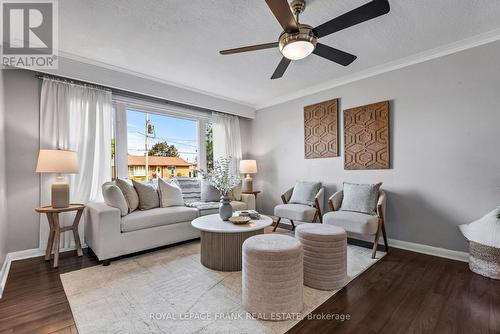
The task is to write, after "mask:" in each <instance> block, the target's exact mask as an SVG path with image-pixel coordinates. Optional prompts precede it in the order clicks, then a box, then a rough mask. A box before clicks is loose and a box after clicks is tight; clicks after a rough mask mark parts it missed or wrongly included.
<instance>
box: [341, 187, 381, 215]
mask: <svg viewBox="0 0 500 334" xmlns="http://www.w3.org/2000/svg"><path fill="white" fill-rule="evenodd" d="M381 185H382V183H377V184H356V183H347V182H344V189H343V191H342V192H343V198H342V205H341V206H340V210H342V211H354V212H361V213H366V214H369V215H373V214H375V213H377V200H378V192H379V189H380V186H381Z"/></svg>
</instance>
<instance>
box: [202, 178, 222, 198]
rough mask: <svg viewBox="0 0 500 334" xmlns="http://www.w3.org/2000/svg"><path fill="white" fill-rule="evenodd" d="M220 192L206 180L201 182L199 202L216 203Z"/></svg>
mask: <svg viewBox="0 0 500 334" xmlns="http://www.w3.org/2000/svg"><path fill="white" fill-rule="evenodd" d="M219 200H220V192H219V191H218V190H217V189H216V188H215V187H214V186H213V185H212V184H210V182H209V181H208V180H201V201H202V202H218V201H219Z"/></svg>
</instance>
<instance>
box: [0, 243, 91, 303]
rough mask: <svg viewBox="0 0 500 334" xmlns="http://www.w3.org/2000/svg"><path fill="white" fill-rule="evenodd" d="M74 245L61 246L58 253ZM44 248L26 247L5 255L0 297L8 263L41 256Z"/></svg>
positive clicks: (85, 246) (0, 296) (7, 274)
mask: <svg viewBox="0 0 500 334" xmlns="http://www.w3.org/2000/svg"><path fill="white" fill-rule="evenodd" d="M82 248H87V245H82ZM75 249H76V248H75V247H68V248H61V249H60V250H59V252H60V253H62V252H68V251H73V250H75ZM44 254H45V250H43V249H40V248H33V249H26V250H22V251H17V252H11V253H7V255H6V256H5V261H4V262H3V266H2V270H0V299H1V298H2V295H3V290H4V289H5V284H6V283H7V277H8V276H9V270H10V265H11V264H12V262H13V261H18V260H24V259H30V258H33V257H39V256H43V255H44Z"/></svg>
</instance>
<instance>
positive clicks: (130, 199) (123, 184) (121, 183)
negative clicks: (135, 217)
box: [115, 179, 139, 213]
mask: <svg viewBox="0 0 500 334" xmlns="http://www.w3.org/2000/svg"><path fill="white" fill-rule="evenodd" d="M115 184H116V186H117V187H118V188H120V190H121V191H122V193H123V196H125V199H126V200H127V204H128V212H129V213H130V212H132V211H135V210H137V208H138V207H139V195H138V194H137V191H136V190H135V188H134V186H133V185H132V183H131V182H129V181H127V180H122V179H116V181H115Z"/></svg>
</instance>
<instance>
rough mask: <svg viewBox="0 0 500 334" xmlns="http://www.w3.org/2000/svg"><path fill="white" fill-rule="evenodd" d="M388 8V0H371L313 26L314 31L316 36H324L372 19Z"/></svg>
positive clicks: (385, 12) (387, 10) (382, 13)
mask: <svg viewBox="0 0 500 334" xmlns="http://www.w3.org/2000/svg"><path fill="white" fill-rule="evenodd" d="M390 9H391V7H390V6H389V1H388V0H373V1H370V2H368V3H367V4H364V5H363V6H361V7H358V8H356V9H353V10H351V11H350V12H347V13H345V14H342V15H340V16H337V17H336V18H334V19H333V20H330V21H328V22H325V23H323V24H321V25H319V26H317V27H316V28H314V32H315V33H316V36H317V37H318V38H320V37H324V36H327V35H330V34H332V33H334V32H337V31H340V30H342V29H345V28H349V27H352V26H354V25H356V24H359V23H362V22H365V21H368V20H371V19H374V18H376V17H378V16H380V15H384V14H387V13H389V11H390Z"/></svg>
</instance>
